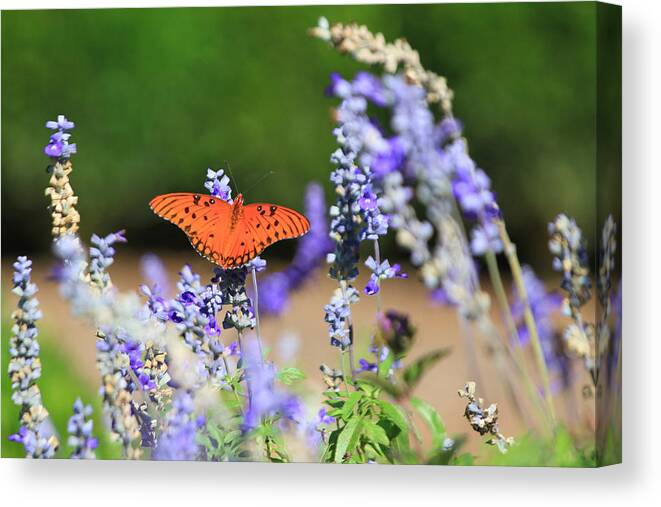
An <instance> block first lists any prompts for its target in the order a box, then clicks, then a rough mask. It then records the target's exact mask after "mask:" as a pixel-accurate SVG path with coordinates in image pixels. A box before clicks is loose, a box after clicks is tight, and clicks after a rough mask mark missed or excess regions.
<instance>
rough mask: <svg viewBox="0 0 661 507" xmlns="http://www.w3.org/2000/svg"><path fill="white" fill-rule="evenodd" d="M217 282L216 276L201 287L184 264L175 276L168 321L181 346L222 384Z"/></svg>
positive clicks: (223, 370) (222, 365) (218, 286)
mask: <svg viewBox="0 0 661 507" xmlns="http://www.w3.org/2000/svg"><path fill="white" fill-rule="evenodd" d="M221 272H222V270H221ZM219 282H220V279H219V278H218V274H216V276H214V278H213V279H212V280H211V283H210V284H208V285H202V283H201V282H200V276H199V275H198V274H197V273H195V272H194V271H193V270H192V269H191V267H190V266H189V265H185V266H184V267H183V268H182V270H181V272H180V273H179V281H178V283H177V289H178V291H179V292H178V295H177V297H176V298H175V299H174V300H173V301H171V302H170V304H169V318H170V320H171V321H172V322H174V323H175V324H176V326H177V330H178V331H179V333H180V334H181V337H182V339H183V341H184V343H185V344H186V345H187V346H188V347H189V348H190V349H191V350H192V351H193V352H194V353H195V354H196V355H197V356H198V357H199V358H200V359H201V360H202V362H203V364H204V366H205V369H206V371H207V372H208V374H209V376H210V378H211V379H212V380H213V381H214V382H217V383H219V384H221V385H222V384H223V383H224V381H223V380H222V379H224V377H225V375H226V373H227V372H226V371H225V366H224V361H223V354H225V347H224V346H223V344H222V342H221V341H220V334H221V327H220V326H219V325H218V323H217V320H216V315H217V313H218V312H219V311H220V309H221V307H222V304H223V294H222V292H221V290H222V289H221V287H220V284H219Z"/></svg>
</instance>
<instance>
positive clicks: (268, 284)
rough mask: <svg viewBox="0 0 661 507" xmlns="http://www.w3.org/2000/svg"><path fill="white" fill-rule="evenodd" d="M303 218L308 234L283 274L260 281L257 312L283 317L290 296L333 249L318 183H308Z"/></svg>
mask: <svg viewBox="0 0 661 507" xmlns="http://www.w3.org/2000/svg"><path fill="white" fill-rule="evenodd" d="M305 216H306V217H307V218H308V220H309V221H310V232H309V233H308V234H306V235H305V236H303V237H302V238H301V239H300V240H299V241H298V245H297V247H296V255H295V256H294V260H293V261H292V263H291V264H289V265H288V266H287V267H286V268H285V269H283V270H282V271H278V272H276V273H272V274H270V275H269V276H267V277H264V278H262V279H261V280H260V281H259V304H260V306H259V309H260V311H261V312H264V313H266V314H271V315H280V314H282V313H283V312H284V311H285V309H286V308H287V305H288V303H289V293H290V292H291V291H292V290H295V289H297V288H298V287H300V286H301V285H302V284H303V283H304V282H305V281H306V280H307V279H308V278H309V277H310V276H311V275H312V274H313V273H314V272H315V270H316V269H317V268H318V267H319V265H320V264H321V263H322V262H323V261H324V260H325V258H326V255H327V254H328V253H329V252H330V251H331V249H332V242H331V240H330V238H329V237H328V221H327V219H326V199H325V198H324V190H323V188H322V187H321V185H319V184H318V183H310V184H309V185H308V186H307V189H306V191H305Z"/></svg>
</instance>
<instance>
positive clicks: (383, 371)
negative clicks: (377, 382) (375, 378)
mask: <svg viewBox="0 0 661 507" xmlns="http://www.w3.org/2000/svg"><path fill="white" fill-rule="evenodd" d="M394 361H395V355H394V354H393V353H392V352H389V353H388V355H387V356H386V358H385V359H384V360H383V361H381V362H380V363H379V376H381V377H384V378H385V377H387V376H388V374H389V373H390V368H391V367H392V363H393V362H394Z"/></svg>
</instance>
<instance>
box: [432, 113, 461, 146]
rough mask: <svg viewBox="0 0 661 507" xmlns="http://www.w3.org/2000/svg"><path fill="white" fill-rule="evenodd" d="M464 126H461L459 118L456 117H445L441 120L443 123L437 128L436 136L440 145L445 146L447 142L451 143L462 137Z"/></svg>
mask: <svg viewBox="0 0 661 507" xmlns="http://www.w3.org/2000/svg"><path fill="white" fill-rule="evenodd" d="M463 128H464V126H463V125H462V124H461V121H459V120H458V119H457V118H454V117H445V118H443V119H442V120H441V123H439V124H438V127H437V128H436V134H437V136H438V142H439V144H444V143H445V142H446V141H450V140H453V139H456V138H458V137H459V136H461V132H462V130H463Z"/></svg>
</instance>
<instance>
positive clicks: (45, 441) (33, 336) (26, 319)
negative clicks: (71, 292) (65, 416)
mask: <svg viewBox="0 0 661 507" xmlns="http://www.w3.org/2000/svg"><path fill="white" fill-rule="evenodd" d="M31 271H32V261H30V260H28V258H27V257H19V258H18V259H17V260H16V262H15V263H14V276H13V282H14V289H13V291H12V292H14V294H16V295H17V296H18V297H19V300H18V309H17V310H15V311H14V313H13V314H12V318H13V319H14V326H13V327H12V333H13V336H12V337H11V338H10V340H9V357H10V360H9V379H10V381H11V387H12V391H13V392H12V400H13V402H14V403H15V404H16V405H18V406H19V407H20V410H21V414H20V429H19V431H18V433H16V434H14V435H10V437H9V440H11V441H14V442H19V443H21V444H23V447H24V449H25V453H26V457H28V458H52V457H53V456H54V455H55V452H56V451H57V448H58V446H59V442H58V439H57V438H56V437H55V435H54V434H53V430H52V424H51V422H50V419H49V416H48V411H47V410H46V408H45V407H44V406H43V403H42V400H41V391H40V390H39V386H38V385H37V380H38V379H39V377H41V361H40V359H39V342H38V341H37V334H38V330H37V325H36V323H37V321H38V320H39V319H40V318H41V316H42V314H41V310H39V302H38V301H37V299H36V298H35V294H36V293H37V290H38V289H37V286H36V285H35V284H34V283H33V282H32V280H31V276H30V275H31Z"/></svg>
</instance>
